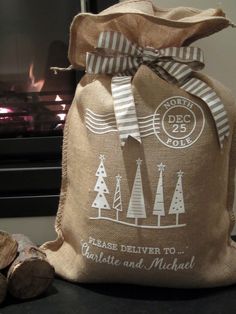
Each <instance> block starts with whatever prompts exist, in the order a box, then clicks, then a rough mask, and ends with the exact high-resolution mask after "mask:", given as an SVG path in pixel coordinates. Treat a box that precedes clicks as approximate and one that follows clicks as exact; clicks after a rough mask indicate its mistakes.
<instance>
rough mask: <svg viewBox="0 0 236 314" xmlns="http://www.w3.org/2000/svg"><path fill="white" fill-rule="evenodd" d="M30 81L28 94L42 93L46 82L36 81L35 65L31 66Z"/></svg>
mask: <svg viewBox="0 0 236 314" xmlns="http://www.w3.org/2000/svg"><path fill="white" fill-rule="evenodd" d="M29 79H30V84H29V86H28V92H40V91H41V89H42V88H43V85H44V82H45V80H39V81H35V76H34V64H33V63H31V64H30V68H29Z"/></svg>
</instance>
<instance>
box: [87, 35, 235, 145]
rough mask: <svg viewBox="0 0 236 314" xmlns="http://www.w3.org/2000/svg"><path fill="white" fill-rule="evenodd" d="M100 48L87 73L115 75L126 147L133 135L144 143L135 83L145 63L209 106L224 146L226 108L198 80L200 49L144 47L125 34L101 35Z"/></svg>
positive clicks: (116, 106) (117, 114)
mask: <svg viewBox="0 0 236 314" xmlns="http://www.w3.org/2000/svg"><path fill="white" fill-rule="evenodd" d="M97 48H98V50H97V51H96V52H94V53H89V52H88V53H87V56H86V71H87V73H91V74H99V73H101V74H105V73H106V74H111V75H113V78H112V84H111V90H112V97H113V101H114V111H115V117H116V122H117V128H118V130H119V134H120V140H121V145H122V146H123V145H124V144H125V141H126V140H127V138H128V137H129V136H132V137H133V138H135V139H136V140H138V141H139V142H141V137H140V133H139V128H138V119H137V115H136V109H135V101H134V98H133V95H132V86H131V80H132V76H133V75H134V74H135V72H136V71H137V70H138V68H139V67H140V66H141V65H142V64H144V65H146V66H148V67H149V68H150V69H151V70H152V71H154V72H155V73H156V74H157V75H158V76H160V77H161V78H162V79H164V80H165V81H167V82H169V83H172V84H176V85H177V86H179V87H180V88H181V89H183V90H185V91H186V92H188V93H189V94H192V95H194V96H196V97H198V98H200V99H202V100H203V101H204V102H205V103H206V104H207V106H208V108H209V109H210V112H211V114H212V117H213V119H214V121H215V126H216V129H217V134H218V140H219V143H220V146H221V147H222V146H223V141H224V139H225V137H227V136H229V122H228V117H227V113H226V111H225V108H224V105H223V103H222V102H221V100H220V98H219V97H218V96H217V94H216V93H215V92H214V91H213V90H212V88H211V87H209V86H208V85H207V84H206V83H205V82H203V81H201V80H199V79H197V78H196V77H194V71H198V70H201V69H203V68H204V56H203V52H202V50H201V49H200V48H196V47H168V48H161V49H155V48H153V47H149V46H147V47H144V48H143V47H139V46H138V45H137V44H135V43H132V42H131V41H130V40H129V39H128V38H126V37H125V36H124V35H123V34H121V33H118V32H112V31H107V32H102V33H100V35H99V39H98V45H97ZM114 75H115V76H114ZM127 121H128V125H127Z"/></svg>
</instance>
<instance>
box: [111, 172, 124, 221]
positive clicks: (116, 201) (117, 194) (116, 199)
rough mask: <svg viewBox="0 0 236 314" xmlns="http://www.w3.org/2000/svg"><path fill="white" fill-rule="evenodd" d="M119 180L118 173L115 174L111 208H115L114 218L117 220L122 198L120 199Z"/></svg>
mask: <svg viewBox="0 0 236 314" xmlns="http://www.w3.org/2000/svg"><path fill="white" fill-rule="evenodd" d="M120 181H121V176H120V175H119V174H118V175H117V176H116V190H115V194H114V199H113V205H112V207H113V209H115V210H116V220H117V221H118V220H119V212H121V211H122V210H123V209H122V199H121V189H120Z"/></svg>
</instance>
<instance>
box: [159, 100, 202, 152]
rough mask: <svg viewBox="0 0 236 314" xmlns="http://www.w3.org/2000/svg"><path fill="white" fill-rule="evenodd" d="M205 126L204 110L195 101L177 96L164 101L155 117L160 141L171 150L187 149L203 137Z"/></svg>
mask: <svg viewBox="0 0 236 314" xmlns="http://www.w3.org/2000/svg"><path fill="white" fill-rule="evenodd" d="M204 126H205V117H204V112H203V110H202V108H201V107H200V106H199V105H198V104H196V103H194V102H193V101H191V100H189V99H187V98H185V97H181V96H175V97H170V98H168V99H166V100H164V101H163V102H162V103H161V104H160V105H159V106H158V107H157V109H156V111H155V113H154V116H153V129H154V133H155V135H156V137H157V138H158V140H159V141H160V142H161V143H163V144H164V145H166V146H168V147H170V148H176V149H180V148H186V147H189V146H191V145H193V144H194V143H195V142H196V141H197V140H198V139H199V137H200V136H201V134H202V131H203V129H204Z"/></svg>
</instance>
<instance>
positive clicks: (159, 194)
mask: <svg viewBox="0 0 236 314" xmlns="http://www.w3.org/2000/svg"><path fill="white" fill-rule="evenodd" d="M158 170H159V171H160V175H159V179H158V184H157V190H156V197H155V202H154V207H153V215H157V226H158V227H160V225H161V216H165V207H164V195H163V171H164V170H165V165H163V164H162V163H161V164H160V165H158Z"/></svg>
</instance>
